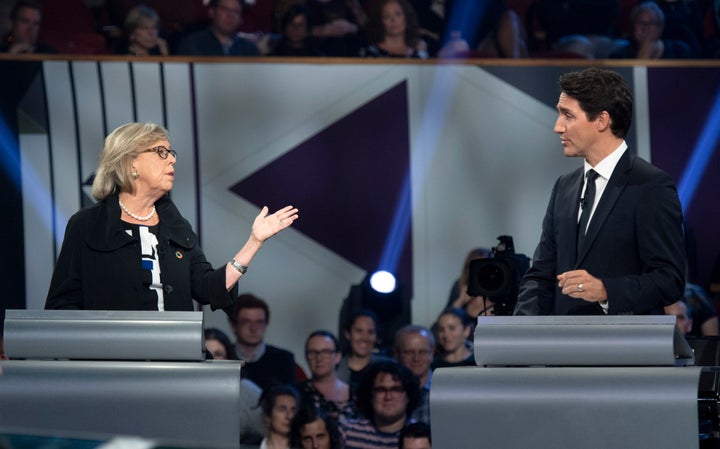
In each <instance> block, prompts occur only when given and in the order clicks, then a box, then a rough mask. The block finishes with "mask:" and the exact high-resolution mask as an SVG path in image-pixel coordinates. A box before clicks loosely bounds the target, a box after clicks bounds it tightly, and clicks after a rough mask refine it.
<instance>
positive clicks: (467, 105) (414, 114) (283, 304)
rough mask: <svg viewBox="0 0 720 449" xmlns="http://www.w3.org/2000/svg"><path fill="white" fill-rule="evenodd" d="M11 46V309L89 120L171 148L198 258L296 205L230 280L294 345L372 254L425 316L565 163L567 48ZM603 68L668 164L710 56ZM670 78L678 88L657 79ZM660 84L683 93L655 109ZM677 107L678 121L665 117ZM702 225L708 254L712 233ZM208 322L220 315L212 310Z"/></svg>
mask: <svg viewBox="0 0 720 449" xmlns="http://www.w3.org/2000/svg"><path fill="white" fill-rule="evenodd" d="M16 64H17V63H16ZM28 64H36V65H37V66H38V69H37V70H35V71H34V75H33V76H32V79H31V80H29V81H28V82H27V84H28V85H29V87H28V88H27V90H26V91H25V93H24V95H23V97H22V99H21V100H20V103H19V107H18V111H19V112H18V122H17V123H18V125H17V129H19V134H18V142H19V145H18V147H19V150H18V154H19V165H20V167H21V169H20V171H21V176H20V177H19V181H18V182H20V183H21V184H20V186H19V188H20V189H21V190H20V191H21V192H22V235H23V236H24V237H23V238H22V239H19V240H21V242H20V243H19V244H21V245H23V250H22V253H23V254H24V262H23V264H22V265H23V267H24V270H23V273H24V286H25V288H24V289H25V294H24V296H25V301H26V305H27V307H28V308H41V307H42V306H43V303H44V299H45V295H46V293H47V287H48V284H49V279H50V275H51V273H52V270H53V265H54V261H55V258H56V257H57V254H58V251H59V248H60V245H61V243H62V236H63V232H64V229H65V225H66V222H67V219H68V218H69V216H70V215H72V214H73V213H74V212H75V211H77V210H78V209H79V208H81V207H84V206H87V205H88V204H91V203H92V199H91V197H90V187H89V180H90V179H91V177H92V175H93V172H94V169H95V166H96V164H97V161H98V155H99V152H100V150H101V148H102V143H103V138H104V136H105V135H106V134H107V133H108V132H110V131H112V130H113V129H114V128H115V127H117V126H119V125H121V124H123V123H126V122H129V121H153V122H157V123H160V124H163V125H165V126H166V127H167V128H168V130H169V131H170V134H171V143H172V147H173V148H174V149H175V150H176V151H177V152H178V162H177V165H176V183H175V187H174V190H173V192H172V198H173V200H174V201H175V202H176V203H177V204H178V206H179V208H180V210H181V212H182V213H183V214H184V215H185V217H187V218H188V220H189V221H190V222H191V223H192V224H193V226H194V228H195V230H196V232H197V233H198V235H199V236H200V238H201V242H202V246H203V248H204V250H205V253H206V255H207V257H208V259H209V260H210V261H211V263H213V264H214V265H216V266H220V265H222V264H224V263H225V262H226V261H227V260H228V259H229V258H230V257H231V256H232V255H234V254H235V252H236V251H237V249H238V248H239V247H240V246H241V245H242V244H243V243H244V242H245V240H246V238H247V236H248V233H249V231H250V226H251V223H252V220H253V218H254V217H255V215H256V214H257V212H258V211H259V209H260V208H261V207H262V206H263V205H268V206H269V207H270V208H271V209H277V208H279V207H282V206H283V205H285V204H292V205H294V206H296V207H298V208H299V209H300V220H299V221H298V222H297V223H296V226H294V227H293V228H292V229H290V230H289V231H287V232H284V233H282V234H281V235H279V236H277V237H275V238H273V239H271V240H270V241H269V242H267V244H266V245H265V247H264V248H263V249H262V250H261V252H260V254H259V255H258V257H257V258H256V259H255V261H254V262H253V264H252V266H251V267H250V269H249V270H248V273H247V275H246V276H245V277H243V279H242V280H241V282H240V291H241V292H252V293H253V294H255V295H257V296H259V297H262V298H264V299H266V300H267V301H268V302H269V304H270V307H271V309H272V320H271V323H270V327H269V331H268V340H269V342H271V343H273V344H276V345H279V346H283V347H287V348H290V349H291V350H293V351H294V352H295V354H296V355H297V356H298V358H299V359H302V357H303V343H304V340H305V337H306V336H307V334H308V333H309V332H310V331H312V330H315V329H317V328H327V329H329V330H332V331H337V326H338V323H337V320H338V311H339V309H340V306H341V303H342V300H343V298H344V297H345V296H346V295H347V293H348V291H349V289H350V286H351V285H353V284H357V283H359V282H360V281H361V280H362V279H363V277H364V275H365V274H366V273H367V272H369V271H372V270H374V269H375V268H377V267H378V266H380V265H383V266H390V267H392V268H394V269H395V270H396V271H397V272H398V274H399V276H400V280H401V281H402V282H403V283H404V284H405V285H407V287H408V288H409V289H410V290H411V291H412V294H413V300H412V308H413V321H414V322H416V323H418V324H423V325H430V324H431V323H432V322H433V321H434V319H435V317H436V316H437V314H438V313H439V312H440V311H441V310H442V308H443V307H444V305H445V303H446V301H447V296H448V292H449V290H450V286H451V284H452V283H453V281H454V280H455V279H456V278H457V277H458V276H459V271H460V268H461V266H462V262H463V259H464V257H465V254H466V253H467V251H468V250H469V249H471V248H473V247H476V246H487V247H490V246H494V245H495V244H496V243H497V237H498V236H499V235H505V234H506V235H511V236H513V237H514V239H515V245H516V250H517V251H518V252H523V253H526V254H528V255H532V252H533V251H534V247H535V245H536V243H537V241H538V239H539V235H540V226H541V221H542V217H543V214H544V212H545V208H546V205H547V199H548V197H549V194H550V190H551V188H552V185H553V183H554V181H555V179H556V178H557V177H558V176H559V175H560V174H562V173H564V172H567V171H569V170H572V169H574V168H576V167H578V166H579V165H580V164H581V161H580V160H577V159H567V158H564V157H563V155H562V147H561V146H560V143H559V139H558V137H557V135H555V134H554V133H553V125H554V122H555V119H556V112H555V103H556V101H557V95H558V91H557V77H558V75H560V74H561V73H563V72H565V71H568V70H570V69H573V68H574V67H570V66H567V67H562V66H559V67H550V68H548V67H501V66H497V67H478V66H473V65H438V66H435V65H408V64H401V65H383V64H290V63H282V64H280V63H239V62H231V63H186V62H164V63H162V62H128V61H101V62H98V61H60V60H58V61H44V62H42V63H28ZM617 70H618V71H619V72H620V73H621V74H622V75H623V76H624V77H626V79H627V80H628V82H629V83H630V85H631V86H632V87H633V90H634V94H635V97H636V101H637V103H636V113H635V120H634V126H633V130H632V132H631V135H630V136H629V138H628V142H629V144H630V146H631V148H632V150H633V151H635V152H637V153H639V154H640V155H641V156H643V157H645V158H646V159H651V160H655V159H656V154H668V153H671V154H672V155H673V156H672V157H668V156H661V157H659V158H658V160H659V161H662V162H663V163H664V164H665V165H666V166H665V167H663V168H665V169H666V170H668V171H670V172H671V173H672V174H673V176H675V177H676V181H679V179H680V177H681V175H682V172H683V170H684V168H685V167H684V165H685V161H687V160H688V158H689V155H690V154H691V153H692V151H693V148H694V146H695V143H696V140H697V139H698V136H699V135H700V134H701V132H702V125H703V124H704V121H705V118H706V117H707V115H708V114H709V111H710V110H711V108H712V104H713V101H714V100H715V98H714V95H715V94H713V95H708V94H707V92H713V93H714V92H716V91H717V90H718V85H719V83H718V76H717V75H718V71H717V69H696V70H685V69H649V70H648V69H646V68H643V67H636V68H631V67H623V68H618V69H617ZM28 72H29V73H33V71H32V70H28ZM675 77H681V78H682V79H683V80H684V81H683V84H684V85H687V86H692V87H687V88H682V89H680V88H679V86H680V84H676V85H675V89H674V91H672V90H669V89H667V87H666V85H665V84H664V83H663V82H664V81H666V80H668V79H669V80H672V79H675ZM688 77H693V80H695V81H697V83H695V81H686V80H688ZM654 89H656V90H657V92H656V91H655V90H654ZM656 98H658V99H662V100H658V104H655V103H653V102H650V101H649V99H656ZM673 98H677V99H682V103H681V105H678V106H677V107H676V108H669V109H668V108H666V107H665V106H667V105H669V104H671V103H670V102H671V100H672V99H673ZM689 104H694V105H695V106H694V107H690V106H688V105H689ZM697 105H702V107H700V108H698V106H697ZM649 106H653V108H655V110H657V111H660V112H657V113H654V112H653V111H654V109H649ZM676 115H677V116H676ZM686 122H691V123H692V124H693V125H695V126H692V127H690V126H682V127H676V126H671V125H673V124H675V123H686ZM688 125H689V124H688ZM651 137H652V141H651ZM716 146H717V145H716V144H715V147H716ZM651 147H652V152H651V151H650V148H651ZM714 161H715V162H716V161H717V159H714ZM714 167H715V168H714V173H715V174H717V163H715V166H714ZM6 168H7V166H6ZM700 176H702V174H701V175H700ZM716 178H717V177H716V176H715V177H713V179H712V180H710V181H708V180H707V179H708V175H705V178H703V179H705V180H706V182H708V183H710V184H712V183H714V185H715V186H717V182H718V181H717V179H716ZM714 191H715V192H717V191H719V190H718V189H717V188H715V190H714ZM703 201H704V200H702V199H696V200H694V202H693V203H692V207H697V208H700V207H701V205H702V204H703ZM689 216H691V217H693V219H694V220H695V221H694V223H692V225H693V226H694V227H696V228H697V229H698V230H700V229H701V228H702V229H704V228H703V227H708V226H709V227H712V226H714V229H717V225H718V223H717V221H718V218H717V214H713V216H710V215H708V214H707V213H705V212H703V211H702V210H700V209H693V210H691V211H690V215H689ZM702 238H703V246H702V247H701V250H703V251H704V253H703V257H705V258H704V259H703V263H708V264H709V263H711V262H712V259H713V258H714V257H715V253H716V252H717V249H718V237H717V236H716V234H712V233H707V234H703V236H702ZM6 280H7V279H6ZM206 321H207V325H209V326H217V327H221V328H223V329H224V330H228V331H229V327H228V326H227V323H226V317H225V316H224V314H222V313H221V312H215V313H210V312H208V313H207V316H206Z"/></svg>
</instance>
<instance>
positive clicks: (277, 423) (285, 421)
mask: <svg viewBox="0 0 720 449" xmlns="http://www.w3.org/2000/svg"><path fill="white" fill-rule="evenodd" d="M259 404H260V408H261V409H262V414H263V418H264V420H265V438H263V440H262V442H261V443H260V449H289V448H290V423H291V422H292V419H293V417H294V416H295V412H297V409H298V405H299V404H300V398H299V397H298V393H297V391H296V390H295V388H293V387H292V386H290V385H273V386H271V387H269V388H267V389H266V390H265V391H263V394H262V396H260V401H259Z"/></svg>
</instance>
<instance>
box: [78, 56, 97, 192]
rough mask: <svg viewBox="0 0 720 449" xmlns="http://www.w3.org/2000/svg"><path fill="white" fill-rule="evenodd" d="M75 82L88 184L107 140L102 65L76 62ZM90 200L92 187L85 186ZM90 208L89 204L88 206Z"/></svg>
mask: <svg viewBox="0 0 720 449" xmlns="http://www.w3.org/2000/svg"><path fill="white" fill-rule="evenodd" d="M72 68H73V71H72V73H73V81H74V83H75V101H76V104H77V112H78V114H77V115H78V117H79V119H78V142H79V144H80V147H79V149H78V155H79V158H80V164H79V165H80V180H81V182H85V181H87V180H88V178H89V177H90V176H91V175H92V174H93V173H94V172H95V168H96V167H97V163H98V160H99V157H100V152H101V150H102V147H103V140H104V139H105V122H104V120H103V111H102V98H101V97H100V95H101V93H100V80H99V77H98V65H97V63H96V62H93V61H75V62H73V63H72ZM83 191H84V192H85V194H86V196H87V198H92V196H91V194H90V187H89V186H84V187H83ZM86 205H87V204H86Z"/></svg>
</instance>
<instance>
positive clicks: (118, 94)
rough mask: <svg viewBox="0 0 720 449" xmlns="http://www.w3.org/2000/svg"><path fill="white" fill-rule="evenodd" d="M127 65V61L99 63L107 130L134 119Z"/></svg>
mask: <svg viewBox="0 0 720 449" xmlns="http://www.w3.org/2000/svg"><path fill="white" fill-rule="evenodd" d="M128 65H129V63H127V62H103V63H101V64H100V76H101V77H102V95H103V96H104V97H105V123H107V132H110V131H112V130H113V129H115V128H117V127H118V126H120V125H124V124H125V123H128V122H133V121H135V115H134V112H133V110H134V104H133V95H132V88H131V84H130V71H129V67H128Z"/></svg>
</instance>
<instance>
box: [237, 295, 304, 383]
mask: <svg viewBox="0 0 720 449" xmlns="http://www.w3.org/2000/svg"><path fill="white" fill-rule="evenodd" d="M227 313H228V317H229V319H230V325H231V327H232V329H233V332H234V333H235V337H236V338H237V345H236V350H237V355H238V356H239V357H240V359H241V360H244V361H245V366H244V367H243V375H244V376H245V378H246V379H250V380H251V381H253V382H255V383H256V384H257V385H258V386H259V387H260V388H262V389H263V390H265V389H267V388H268V387H269V386H270V385H273V384H294V383H295V382H296V381H297V378H296V374H295V373H296V372H295V357H294V356H293V354H292V353H291V352H290V351H286V350H285V349H280V348H277V347H275V346H272V345H268V344H266V343H265V341H264V338H265V331H266V330H267V326H268V324H269V323H270V308H269V307H268V305H267V303H266V302H265V301H263V300H262V299H260V298H257V297H255V296H253V295H251V294H243V295H240V296H239V297H238V299H237V302H236V304H235V306H234V307H233V308H231V309H229V310H227Z"/></svg>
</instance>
